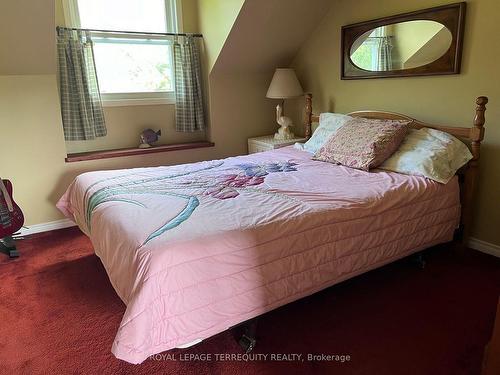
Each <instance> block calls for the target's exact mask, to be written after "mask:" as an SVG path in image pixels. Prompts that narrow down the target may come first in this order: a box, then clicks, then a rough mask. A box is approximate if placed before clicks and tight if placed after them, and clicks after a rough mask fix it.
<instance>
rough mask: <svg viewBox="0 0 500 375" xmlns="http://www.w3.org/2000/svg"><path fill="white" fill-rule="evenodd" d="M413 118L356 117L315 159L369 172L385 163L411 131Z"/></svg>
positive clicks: (335, 135) (327, 143) (330, 140)
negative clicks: (410, 125)
mask: <svg viewBox="0 0 500 375" xmlns="http://www.w3.org/2000/svg"><path fill="white" fill-rule="evenodd" d="M408 130H409V121H399V120H372V119H365V118H353V119H351V120H349V121H348V122H347V123H346V124H345V125H344V126H342V127H341V128H340V129H339V130H338V131H337V132H336V133H335V134H334V135H333V136H332V137H331V138H330V139H329V140H328V141H327V142H326V143H325V144H324V145H323V147H321V149H320V150H319V151H318V152H317V153H316V155H314V158H313V159H314V160H319V161H326V162H329V163H336V164H342V165H345V166H346V167H350V168H356V169H361V170H363V171H368V170H370V169H371V168H375V167H377V166H379V165H380V164H382V163H383V162H384V160H386V159H387V158H388V157H389V156H391V155H392V154H393V153H394V152H395V151H396V150H397V149H398V147H399V145H400V144H401V142H402V141H403V139H404V138H405V136H406V133H408Z"/></svg>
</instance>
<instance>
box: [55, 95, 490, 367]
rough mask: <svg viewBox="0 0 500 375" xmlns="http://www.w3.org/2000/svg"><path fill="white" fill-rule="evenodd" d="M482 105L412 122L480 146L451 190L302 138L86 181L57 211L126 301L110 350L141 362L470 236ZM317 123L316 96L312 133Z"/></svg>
mask: <svg viewBox="0 0 500 375" xmlns="http://www.w3.org/2000/svg"><path fill="white" fill-rule="evenodd" d="M486 102H487V99H486V98H483V97H481V98H478V100H477V109H476V117H475V120H474V126H473V127H472V128H452V127H437V126H434V125H430V124H424V123H421V122H418V121H416V120H412V121H413V124H412V125H413V126H415V127H419V126H426V127H435V128H436V127H437V128H440V129H441V130H443V129H444V130H445V131H447V132H450V133H453V134H455V135H457V136H460V137H462V138H466V139H469V140H470V141H471V142H472V146H471V147H472V152H473V155H474V159H473V160H472V161H471V162H469V164H468V166H467V167H466V168H464V169H463V170H462V171H461V172H460V175H461V176H455V177H454V178H453V180H452V181H450V182H449V183H448V184H445V185H443V184H439V183H437V182H434V181H431V180H428V179H425V178H423V177H418V176H409V175H403V174H400V173H395V172H387V171H382V170H375V171H372V172H364V171H360V170H355V169H351V168H347V167H343V166H338V165H333V164H329V163H323V162H318V161H314V160H312V159H311V155H310V154H308V153H306V152H304V151H301V150H298V149H296V148H294V147H293V146H291V147H286V148H283V149H278V150H274V151H269V152H263V153H258V154H252V155H247V156H238V157H232V158H227V159H223V160H213V161H204V162H200V163H193V164H185V165H178V166H169V167H156V168H140V169H130V170H118V171H98V172H89V173H84V174H82V175H80V176H78V177H77V178H76V179H75V180H74V182H73V183H72V184H71V185H70V187H69V188H68V190H67V191H66V193H65V194H64V196H63V197H62V198H61V200H60V201H59V203H58V207H59V209H60V210H61V211H62V212H63V213H64V214H65V215H66V216H67V217H69V218H71V219H72V220H74V221H75V222H76V223H77V224H78V226H79V227H80V228H81V230H82V231H83V232H85V233H86V234H87V235H88V236H89V237H90V239H91V241H92V244H93V246H94V249H95V252H96V254H97V255H98V256H99V258H100V259H101V261H102V263H103V265H104V267H105V269H106V271H107V273H108V276H109V279H110V281H111V283H112V285H113V287H114V289H115V290H116V292H117V294H118V295H119V296H120V298H121V299H122V300H123V302H124V303H125V305H126V306H127V308H126V311H125V314H124V316H123V319H122V322H121V324H120V327H119V328H118V331H117V334H116V338H115V341H114V343H113V347H112V352H113V354H114V355H115V356H116V357H117V358H120V359H122V360H125V361H127V362H131V363H141V362H143V361H144V360H145V359H147V358H148V357H149V356H150V355H153V354H156V353H160V352H162V351H165V350H169V349H172V348H176V347H182V346H184V345H186V344H190V343H193V342H199V341H200V340H203V339H206V338H208V337H210V336H213V335H215V334H217V333H219V332H222V331H224V330H226V329H228V328H230V327H233V326H235V325H237V324H239V323H242V322H245V321H247V320H250V319H252V318H255V317H257V316H259V315H261V314H263V313H265V312H267V311H270V310H272V309H275V308H277V307H279V306H283V305H285V304H287V303H290V302H292V301H295V300H297V299H300V298H302V297H305V296H308V295H311V294H313V293H315V292H317V291H320V290H322V289H325V288H327V287H329V286H332V285H334V284H336V283H339V282H341V281H343V280H346V279H348V278H351V277H354V276H356V275H359V274H361V273H364V272H367V271H369V270H371V269H374V268H376V267H380V266H382V265H384V264H387V263H389V262H392V261H395V260H397V259H400V258H403V257H406V256H408V255H410V254H413V253H415V252H418V251H420V250H422V249H425V248H427V247H430V246H433V245H436V244H439V243H443V242H447V241H450V240H452V238H453V236H454V233H455V230H456V229H457V228H458V227H459V226H460V225H461V226H462V227H463V230H462V232H463V233H464V234H465V235H467V232H468V226H469V217H470V210H471V201H472V196H473V188H474V182H475V179H476V174H477V172H476V170H477V163H478V158H479V146H480V142H481V140H482V138H483V135H484V130H483V125H484V110H485V104H486ZM352 115H353V116H364V117H376V118H401V117H405V118H406V116H402V115H396V114H391V113H386V112H375V111H368V112H357V113H353V114H352ZM314 121H317V116H315V115H313V114H312V100H311V96H310V95H307V96H306V133H307V134H306V135H307V136H310V134H311V125H312V122H314ZM462 176H463V177H462ZM462 181H463V182H462ZM461 186H462V189H461V188H460V187H461ZM461 199H462V203H461V201H460V200H461ZM461 205H462V206H463V209H462V211H461ZM461 212H462V214H461Z"/></svg>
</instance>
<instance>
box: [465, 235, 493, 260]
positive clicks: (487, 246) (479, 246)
mask: <svg viewBox="0 0 500 375" xmlns="http://www.w3.org/2000/svg"><path fill="white" fill-rule="evenodd" d="M467 245H468V246H469V247H470V248H471V249H474V250H478V251H481V252H483V253H486V254H490V255H494V256H496V257H499V258H500V246H498V245H495V244H492V243H490V242H486V241H482V240H478V239H477V238H469V242H468V244H467Z"/></svg>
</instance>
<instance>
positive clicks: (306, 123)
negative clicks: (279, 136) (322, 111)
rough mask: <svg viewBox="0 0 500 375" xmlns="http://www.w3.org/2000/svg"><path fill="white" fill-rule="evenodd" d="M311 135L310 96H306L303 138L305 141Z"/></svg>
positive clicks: (308, 94)
mask: <svg viewBox="0 0 500 375" xmlns="http://www.w3.org/2000/svg"><path fill="white" fill-rule="evenodd" d="M311 134H312V94H310V93H307V94H306V113H305V121H304V136H305V137H306V139H309V138H311Z"/></svg>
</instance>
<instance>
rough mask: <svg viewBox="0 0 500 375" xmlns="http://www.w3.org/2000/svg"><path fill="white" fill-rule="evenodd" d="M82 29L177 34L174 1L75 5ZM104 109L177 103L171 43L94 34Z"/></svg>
mask: <svg viewBox="0 0 500 375" xmlns="http://www.w3.org/2000/svg"><path fill="white" fill-rule="evenodd" d="M74 1H75V5H76V6H77V10H78V11H77V12H76V13H77V17H78V19H77V20H76V21H77V23H79V26H80V27H81V28H84V29H97V30H116V31H136V32H153V33H165V32H177V31H178V23H177V7H176V0H147V1H144V0H106V1H102V0H74ZM92 36H93V38H92V39H93V41H94V58H95V64H96V70H97V76H98V79H99V87H100V91H101V94H102V99H103V102H104V104H105V105H113V104H115V105H125V104H129V103H130V104H141V103H142V104H151V103H164V102H165V103H167V102H172V101H173V99H175V96H174V69H173V56H172V55H173V53H172V41H171V40H166V39H165V38H164V37H162V36H154V35H147V36H145V35H140V34H139V35H135V34H119V33H99V32H93V33H92Z"/></svg>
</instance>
